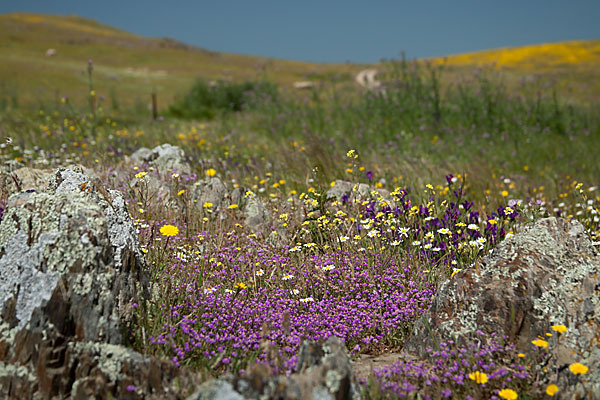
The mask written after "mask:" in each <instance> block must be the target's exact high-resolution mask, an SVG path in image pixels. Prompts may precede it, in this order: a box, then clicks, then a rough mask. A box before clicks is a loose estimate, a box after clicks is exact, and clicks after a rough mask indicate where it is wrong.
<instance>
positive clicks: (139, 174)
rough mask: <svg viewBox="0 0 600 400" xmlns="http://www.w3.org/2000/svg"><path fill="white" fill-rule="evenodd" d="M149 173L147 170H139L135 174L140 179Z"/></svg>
mask: <svg viewBox="0 0 600 400" xmlns="http://www.w3.org/2000/svg"><path fill="white" fill-rule="evenodd" d="M147 174H148V173H147V172H144V171H142V172H138V173H137V174H135V177H136V178H138V179H142V178H143V177H145V176H146V175H147Z"/></svg>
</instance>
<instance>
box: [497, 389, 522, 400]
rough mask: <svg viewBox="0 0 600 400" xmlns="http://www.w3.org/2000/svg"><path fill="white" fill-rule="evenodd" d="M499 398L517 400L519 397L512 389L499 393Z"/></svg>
mask: <svg viewBox="0 0 600 400" xmlns="http://www.w3.org/2000/svg"><path fill="white" fill-rule="evenodd" d="M498 396H500V397H502V398H503V399H506V400H516V398H517V397H519V395H518V394H517V392H515V391H514V390H512V389H502V390H501V391H499V392H498Z"/></svg>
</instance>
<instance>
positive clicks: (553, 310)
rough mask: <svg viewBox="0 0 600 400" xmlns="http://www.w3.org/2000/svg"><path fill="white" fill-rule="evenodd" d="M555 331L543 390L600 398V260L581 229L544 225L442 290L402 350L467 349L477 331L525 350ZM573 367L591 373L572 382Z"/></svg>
mask: <svg viewBox="0 0 600 400" xmlns="http://www.w3.org/2000/svg"><path fill="white" fill-rule="evenodd" d="M555 324H563V325H565V326H566V327H567V328H568V332H567V333H566V334H563V335H562V337H561V340H560V341H559V343H558V344H555V345H554V346H555V347H556V348H555V349H553V352H552V359H551V364H550V365H556V364H558V371H559V376H558V382H548V383H557V384H558V386H559V387H560V388H561V392H560V396H562V398H569V399H570V398H578V397H577V396H579V398H600V368H597V367H598V366H599V365H600V341H599V340H598V334H599V332H600V257H599V256H598V254H597V253H596V252H595V250H594V248H593V246H592V244H591V241H590V240H589V238H588V237H587V235H586V233H585V230H584V228H583V226H582V225H581V224H580V223H578V222H576V221H571V222H568V221H566V220H563V219H557V218H547V219H542V220H539V221H537V222H536V223H534V224H531V225H529V226H526V227H525V228H524V229H523V230H522V232H520V233H518V234H516V235H515V236H514V237H512V238H510V239H507V240H505V241H504V242H502V243H501V244H500V245H499V246H498V247H497V248H496V249H495V250H494V252H493V254H492V255H491V256H488V257H486V258H484V259H482V260H481V261H479V262H478V263H476V264H475V265H474V266H472V267H470V268H467V269H464V270H462V271H461V272H459V273H458V274H456V275H455V276H454V277H453V278H451V279H450V280H449V281H447V282H445V283H444V284H442V286H441V287H440V288H439V290H438V293H437V295H436V297H435V298H434V300H433V303H432V306H431V308H430V310H429V311H428V312H427V313H426V314H425V315H424V316H423V317H422V318H421V319H420V320H419V321H418V322H417V323H416V324H415V326H414V328H413V331H412V334H411V337H410V338H409V339H408V340H407V342H406V343H405V347H404V350H405V351H406V352H408V353H412V354H416V355H419V356H423V355H424V354H425V349H426V348H427V347H429V348H433V347H434V346H435V344H434V343H435V342H436V341H437V342H440V341H445V340H448V339H454V340H455V341H457V342H458V343H460V342H465V341H466V340H467V339H466V338H467V337H468V335H469V334H471V333H473V332H475V331H476V330H477V329H479V330H482V331H484V332H488V333H492V332H495V333H497V334H498V335H500V336H508V338H509V340H511V341H513V342H515V343H517V345H518V348H520V349H525V348H527V347H531V341H532V340H534V339H536V337H537V336H538V335H544V334H545V333H546V332H551V329H550V327H551V326H552V325H555ZM574 362H580V363H583V364H584V365H587V366H589V367H590V371H589V373H588V374H586V375H584V376H582V377H581V378H579V379H578V378H577V377H575V376H574V375H573V374H572V373H571V372H570V371H569V369H568V368H567V367H568V366H569V365H570V364H571V363H574ZM582 381H585V388H584V386H583V385H582V384H581V382H582ZM588 392H590V393H593V394H592V397H587V396H588V394H586V393H588Z"/></svg>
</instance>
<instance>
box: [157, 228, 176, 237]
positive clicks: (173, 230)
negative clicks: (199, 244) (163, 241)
mask: <svg viewBox="0 0 600 400" xmlns="http://www.w3.org/2000/svg"><path fill="white" fill-rule="evenodd" d="M160 233H162V234H163V236H166V237H171V236H177V235H178V234H179V228H177V227H176V226H173V225H163V226H162V227H161V228H160Z"/></svg>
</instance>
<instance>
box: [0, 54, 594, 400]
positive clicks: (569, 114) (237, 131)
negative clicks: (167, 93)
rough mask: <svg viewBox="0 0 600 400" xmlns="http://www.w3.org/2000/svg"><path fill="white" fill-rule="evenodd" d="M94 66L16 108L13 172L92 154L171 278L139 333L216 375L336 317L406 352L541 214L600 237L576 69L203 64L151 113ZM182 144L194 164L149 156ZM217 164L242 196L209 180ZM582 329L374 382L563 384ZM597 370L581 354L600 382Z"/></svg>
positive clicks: (373, 345) (290, 351)
mask: <svg viewBox="0 0 600 400" xmlns="http://www.w3.org/2000/svg"><path fill="white" fill-rule="evenodd" d="M95 67H96V64H95V62H94V61H93V60H89V64H85V65H84V68H87V69H86V73H87V74H88V75H89V76H87V78H86V79H88V81H87V82H86V83H85V84H82V86H81V88H80V90H81V92H82V93H84V94H85V96H83V97H84V98H85V100H84V101H77V100H75V99H70V98H68V97H61V98H60V99H58V101H56V102H44V103H40V104H33V103H32V104H30V105H28V106H25V105H23V106H19V107H15V106H10V105H5V106H4V108H3V109H2V110H1V111H0V137H1V139H2V144H0V159H1V161H2V162H3V164H4V165H5V166H7V167H6V169H4V170H3V171H2V175H4V176H5V177H6V176H7V174H8V172H10V171H9V168H16V167H30V168H36V169H50V168H55V167H57V166H64V165H71V164H81V165H83V166H85V167H86V168H89V169H90V170H93V171H94V173H95V174H96V175H97V176H98V177H99V178H100V180H101V181H102V182H103V183H104V184H105V185H107V186H108V187H110V188H113V189H117V190H119V191H121V192H122V193H123V195H124V197H125V198H126V200H127V206H128V209H129V213H130V215H131V217H132V219H133V220H134V222H135V226H136V229H137V233H138V237H139V240H140V243H141V246H142V251H143V253H144V256H145V258H146V261H147V264H148V265H149V268H150V269H151V274H150V276H151V283H152V295H151V296H150V298H149V299H147V300H145V301H143V302H142V303H140V304H137V303H134V304H132V307H133V309H134V319H135V328H134V329H132V330H131V331H130V332H128V336H129V338H130V342H131V347H132V348H134V349H135V350H137V351H139V352H141V353H143V354H147V355H153V356H157V357H159V358H163V359H168V360H171V361H172V362H173V363H174V364H176V365H179V366H185V367H187V368H189V369H191V370H193V371H196V372H198V373H200V374H202V376H204V377H206V378H209V377H213V376H220V375H222V374H228V373H232V374H242V375H243V374H245V373H247V371H248V370H249V369H250V368H251V367H252V366H253V365H256V364H265V365H266V366H268V368H269V371H270V373H271V374H284V375H285V374H290V373H293V372H294V369H295V368H296V363H297V354H298V350H299V348H300V346H301V344H302V343H303V341H305V340H307V339H314V340H317V341H322V340H325V339H327V338H328V337H330V336H338V337H339V338H340V339H341V340H342V341H343V343H344V344H345V347H346V349H347V350H348V351H349V353H350V354H351V357H352V358H353V360H355V361H356V362H359V360H360V359H361V357H362V356H364V355H379V354H384V353H393V352H399V351H400V350H401V349H402V346H403V342H404V341H405V340H406V338H407V336H408V335H409V334H410V332H411V328H412V326H413V324H414V323H415V321H416V320H417V319H418V318H419V317H420V316H421V315H422V314H423V313H424V312H425V311H426V310H427V309H428V308H429V306H430V305H431V302H432V299H433V297H434V296H435V293H436V290H437V288H438V287H439V285H441V284H442V283H443V282H445V281H447V280H449V279H459V278H458V277H459V276H460V275H457V273H458V272H459V271H461V270H462V269H467V268H470V267H471V266H472V265H473V264H474V263H475V262H476V261H477V260H479V259H480V258H481V257H483V256H486V255H488V254H490V253H493V251H494V249H495V247H496V246H497V245H498V244H499V243H500V242H502V241H503V240H505V239H506V238H508V237H511V236H514V235H515V234H516V233H518V231H519V229H520V227H521V226H523V224H526V223H529V222H531V221H535V220H538V219H540V218H543V217H548V216H557V217H562V218H566V219H573V220H577V221H579V222H581V223H582V224H583V226H584V227H585V229H586V234H587V235H588V236H589V238H590V239H591V241H592V243H593V245H594V246H596V248H598V246H600V214H599V210H600V205H599V204H600V191H598V187H599V185H600V169H599V164H598V160H597V157H598V143H600V113H599V112H598V111H599V109H598V104H597V103H589V102H580V101H578V100H577V99H573V98H570V97H568V96H566V95H564V93H561V92H560V88H556V87H552V86H548V87H547V86H545V85H541V84H540V85H538V83H537V82H535V81H533V82H531V81H529V82H522V83H520V84H518V85H513V84H511V85H507V84H506V82H505V81H504V78H503V77H504V75H503V74H502V72H499V71H498V70H496V69H493V68H479V69H473V70H468V71H466V72H464V73H463V74H462V75H461V76H460V79H455V78H453V79H452V80H450V79H446V75H445V69H444V68H445V67H444V66H443V65H438V64H433V63H432V64H427V63H424V62H421V61H409V60H402V59H401V60H395V61H388V62H386V63H385V64H384V67H385V70H384V72H382V73H381V75H380V77H379V79H381V81H382V82H383V86H382V87H383V88H384V90H378V91H373V90H365V89H364V88H359V87H355V86H352V82H349V83H348V82H346V83H342V84H335V85H334V84H331V85H324V86H322V87H317V88H312V89H310V90H309V91H305V92H297V91H292V90H290V89H289V88H285V87H282V86H280V85H277V84H276V83H273V82H272V81H270V80H269V79H268V78H269V77H268V76H266V77H264V76H261V77H257V78H256V79H254V80H248V81H246V82H243V83H240V84H239V85H238V84H237V83H228V82H221V83H217V84H216V85H212V86H211V85H208V84H207V83H206V82H204V81H199V82H198V83H197V84H196V86H195V87H194V88H193V89H192V90H190V91H189V92H188V93H187V94H185V95H182V96H181V97H180V98H179V99H178V100H174V101H173V102H172V103H171V104H168V105H163V106H162V107H160V108H159V109H158V113H157V115H156V118H155V119H153V118H152V117H151V115H150V112H147V111H146V110H143V109H142V110H141V111H140V109H139V108H138V109H134V108H132V109H128V108H123V107H121V108H116V107H111V106H110V102H111V100H110V95H109V93H102V92H101V91H100V90H97V89H96V88H95V86H94V76H95V75H94V74H95V73H96V72H95V70H94V68H95ZM453 76H455V74H454V75H453ZM536 85H537V86H536ZM70 89H73V88H70ZM113 101H118V99H117V100H113ZM165 143H169V144H171V145H173V146H177V147H178V148H180V149H181V150H182V151H183V154H184V156H183V159H182V160H183V161H182V162H185V163H186V165H189V170H184V169H182V168H179V169H178V168H177V167H173V168H162V169H161V168H160V167H157V166H156V165H153V164H152V163H149V162H139V161H136V160H135V159H134V158H132V157H131V155H132V154H133V153H135V152H136V151H137V150H138V149H140V148H142V147H146V148H150V149H152V148H154V147H155V146H158V145H161V144H165ZM215 179H217V180H218V182H221V183H222V184H223V186H224V187H225V188H226V192H227V195H224V196H223V197H222V198H217V199H216V200H215V199H207V198H202V196H200V197H198V196H196V195H194V193H196V192H195V191H196V190H197V189H198V188H199V187H201V185H204V184H205V182H217V181H213V180H215ZM5 184H7V183H6V182H5ZM236 191H237V193H238V194H239V195H237V196H235V195H234V194H233V193H235V192H236ZM7 200H8V191H7V189H6V186H3V189H2V192H0V201H1V202H2V203H1V204H2V210H4V207H5V205H6V202H7ZM259 206H260V207H259ZM252 207H258V209H259V210H260V215H261V220H260V221H259V222H256V223H255V222H252V221H253V220H252V218H250V217H249V214H248V213H249V211H248V210H250V209H251V208H252ZM570 334H572V332H571V331H570V330H569V329H568V328H567V327H566V326H564V325H561V324H558V325H555V326H552V330H551V331H549V332H537V333H536V335H535V336H532V337H531V346H530V349H529V351H528V352H517V350H516V349H515V345H514V344H513V343H510V341H508V340H507V338H504V337H499V336H498V335H497V334H495V333H494V332H483V331H478V332H477V333H476V334H474V341H473V343H475V344H473V345H471V346H467V347H463V346H462V345H460V344H458V343H455V342H454V341H453V340H452V338H448V340H447V341H446V342H443V343H440V344H439V348H432V349H429V351H428V354H429V359H428V361H427V362H425V361H413V360H401V361H398V362H396V363H394V364H393V365H389V366H387V367H385V368H383V369H377V370H374V371H373V372H372V373H371V374H370V376H368V377H364V378H363V379H362V381H361V382H362V384H363V386H362V389H361V390H362V395H363V396H364V397H365V398H371V399H392V398H415V399H416V398H429V399H441V398H455V399H459V398H460V399H463V398H466V399H479V398H492V399H517V398H519V399H542V398H550V397H552V396H555V395H558V394H560V391H561V387H560V386H557V385H555V384H551V385H549V386H547V385H544V386H542V385H540V384H539V382H541V381H546V380H545V379H542V377H548V376H550V377H551V376H553V375H552V374H555V373H556V371H555V366H553V365H549V364H548V363H547V362H546V361H547V360H548V354H550V353H551V352H552V351H553V346H555V344H556V343H557V341H559V340H561V339H563V338H564V337H565V336H567V335H570ZM590 368H594V367H593V366H592V365H584V364H580V363H573V364H572V365H570V367H569V370H570V371H571V373H572V374H573V379H581V380H582V382H585V378H586V374H587V373H588V371H589V369H590ZM550 380H551V379H550Z"/></svg>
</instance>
